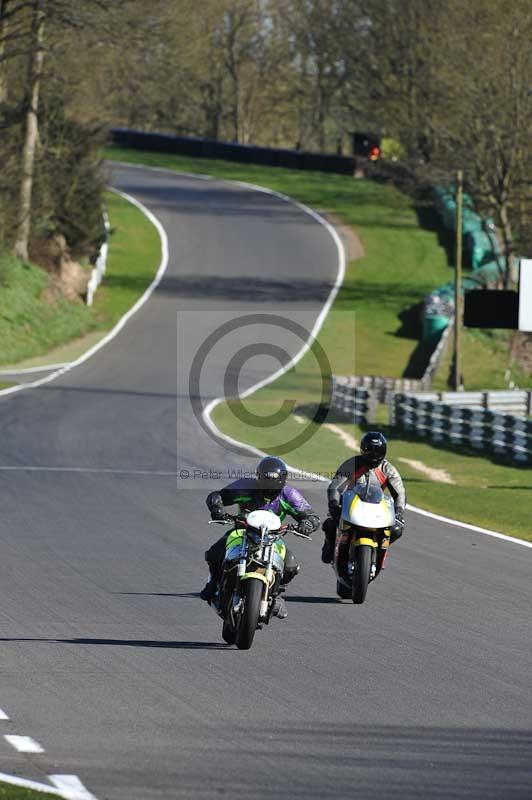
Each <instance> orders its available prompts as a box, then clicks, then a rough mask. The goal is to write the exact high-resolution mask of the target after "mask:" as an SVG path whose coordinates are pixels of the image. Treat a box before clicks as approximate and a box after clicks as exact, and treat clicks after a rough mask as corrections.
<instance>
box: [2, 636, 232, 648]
mask: <svg viewBox="0 0 532 800" xmlns="http://www.w3.org/2000/svg"><path fill="white" fill-rule="evenodd" d="M0 642H43V643H45V644H90V645H98V646H102V645H111V646H115V647H160V648H163V649H166V650H227V649H228V647H229V646H228V645H227V644H225V643H223V642H188V641H185V642H172V641H168V642H167V641H160V640H150V639H81V638H80V639H46V638H43V639H38V638H20V639H19V638H16V637H14V638H0Z"/></svg>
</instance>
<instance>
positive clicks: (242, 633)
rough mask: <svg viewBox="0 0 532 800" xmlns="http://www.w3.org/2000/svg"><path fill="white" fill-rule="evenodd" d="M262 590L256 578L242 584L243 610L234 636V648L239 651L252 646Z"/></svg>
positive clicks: (262, 586)
mask: <svg viewBox="0 0 532 800" xmlns="http://www.w3.org/2000/svg"><path fill="white" fill-rule="evenodd" d="M263 588H264V584H263V582H262V581H260V580H258V578H248V579H247V580H245V581H243V582H242V600H243V603H244V610H243V611H242V614H241V617H240V621H239V623H238V629H237V634H236V646H237V647H238V649H239V650H249V648H250V647H251V645H252V644H253V639H254V637H255V631H256V630H257V623H258V621H259V614H260V603H261V600H262V591H263Z"/></svg>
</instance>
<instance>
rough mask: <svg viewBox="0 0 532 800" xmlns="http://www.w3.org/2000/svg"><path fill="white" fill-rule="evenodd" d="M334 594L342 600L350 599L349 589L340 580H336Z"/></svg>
mask: <svg viewBox="0 0 532 800" xmlns="http://www.w3.org/2000/svg"><path fill="white" fill-rule="evenodd" d="M336 594H337V595H338V597H340V598H341V599H342V600H351V589H348V588H347V586H344V584H343V583H342V582H341V581H336Z"/></svg>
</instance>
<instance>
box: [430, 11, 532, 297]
mask: <svg viewBox="0 0 532 800" xmlns="http://www.w3.org/2000/svg"><path fill="white" fill-rule="evenodd" d="M450 12H451V14H450V19H451V20H452V22H453V24H452V25H450V26H449V27H448V29H447V31H446V34H447V36H446V48H447V52H448V54H449V62H448V67H447V70H446V71H445V72H444V73H443V75H442V80H441V86H442V88H443V91H442V96H441V104H440V107H439V110H438V113H437V116H436V117H435V119H434V120H432V125H433V127H434V131H435V133H436V138H437V147H436V151H435V154H434V163H435V164H436V165H437V166H440V167H444V168H446V169H447V170H448V171H449V172H450V171H452V170H453V169H455V168H456V167H461V168H463V169H464V173H465V179H466V187H467V190H468V192H469V194H470V195H471V196H472V197H473V199H474V201H475V204H476V205H477V207H478V208H479V210H480V211H481V212H483V213H484V214H485V215H488V216H491V217H493V219H494V221H495V223H496V225H497V228H498V231H499V234H500V238H501V240H502V243H503V248H504V258H505V287H506V288H509V287H510V283H511V276H512V273H511V269H510V267H511V262H512V258H513V255H514V252H515V241H514V226H515V225H517V226H519V222H520V221H521V220H522V219H526V218H528V219H530V208H531V206H530V203H531V200H532V198H531V194H530V187H531V185H532V91H531V88H532V87H531V82H530V76H531V75H532V49H531V47H530V42H531V41H532V8H531V7H530V4H529V3H528V2H526V0H515V2H514V3H512V4H511V5H510V6H509V5H507V4H506V3H505V2H504V1H503V0H486V2H484V3H483V5H482V8H481V9H480V10H479V9H478V8H476V9H472V8H470V7H465V6H463V5H462V4H460V3H458V2H455V1H454V0H453V2H452V3H450ZM471 31H475V34H474V35H471Z"/></svg>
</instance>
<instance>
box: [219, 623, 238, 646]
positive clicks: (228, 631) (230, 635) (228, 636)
mask: <svg viewBox="0 0 532 800" xmlns="http://www.w3.org/2000/svg"><path fill="white" fill-rule="evenodd" d="M222 639H223V640H224V642H226V643H227V644H234V643H235V642H236V631H235V629H234V627H233V626H232V625H231V623H230V622H228V621H227V620H226V619H224V624H223V626H222Z"/></svg>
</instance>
